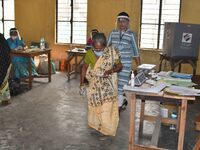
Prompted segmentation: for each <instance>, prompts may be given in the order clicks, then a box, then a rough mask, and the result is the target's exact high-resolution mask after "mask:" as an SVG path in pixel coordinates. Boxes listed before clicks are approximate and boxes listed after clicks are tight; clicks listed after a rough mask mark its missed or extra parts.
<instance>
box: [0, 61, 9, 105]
mask: <svg viewBox="0 0 200 150" xmlns="http://www.w3.org/2000/svg"><path fill="white" fill-rule="evenodd" d="M11 66H12V65H10V66H9V68H8V70H7V74H6V76H5V78H4V81H3V83H2V84H1V85H0V103H1V102H4V101H8V100H10V98H11V97H10V90H9V83H8V78H9V75H10V70H11Z"/></svg>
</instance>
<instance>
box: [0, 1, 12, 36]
mask: <svg viewBox="0 0 200 150" xmlns="http://www.w3.org/2000/svg"><path fill="white" fill-rule="evenodd" d="M0 5H1V7H0V32H1V33H3V34H4V36H5V38H8V37H9V30H10V28H14V27H15V13H14V12H15V9H14V8H15V6H14V0H0Z"/></svg>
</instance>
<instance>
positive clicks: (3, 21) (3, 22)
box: [2, 0, 5, 35]
mask: <svg viewBox="0 0 200 150" xmlns="http://www.w3.org/2000/svg"><path fill="white" fill-rule="evenodd" d="M2 25H3V35H4V33H5V25H4V0H2Z"/></svg>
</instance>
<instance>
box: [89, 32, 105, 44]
mask: <svg viewBox="0 0 200 150" xmlns="http://www.w3.org/2000/svg"><path fill="white" fill-rule="evenodd" d="M92 40H93V45H94V43H101V44H102V45H103V46H106V44H107V41H106V36H105V34H104V33H96V34H95V35H94V36H93V39H92Z"/></svg>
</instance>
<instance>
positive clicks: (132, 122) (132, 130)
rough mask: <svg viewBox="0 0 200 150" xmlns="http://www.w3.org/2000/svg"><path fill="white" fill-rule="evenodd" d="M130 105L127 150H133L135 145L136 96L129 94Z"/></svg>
mask: <svg viewBox="0 0 200 150" xmlns="http://www.w3.org/2000/svg"><path fill="white" fill-rule="evenodd" d="M129 97H131V99H130V100H131V105H130V127H129V150H133V146H134V143H135V112H136V95H135V94H131V96H129Z"/></svg>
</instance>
